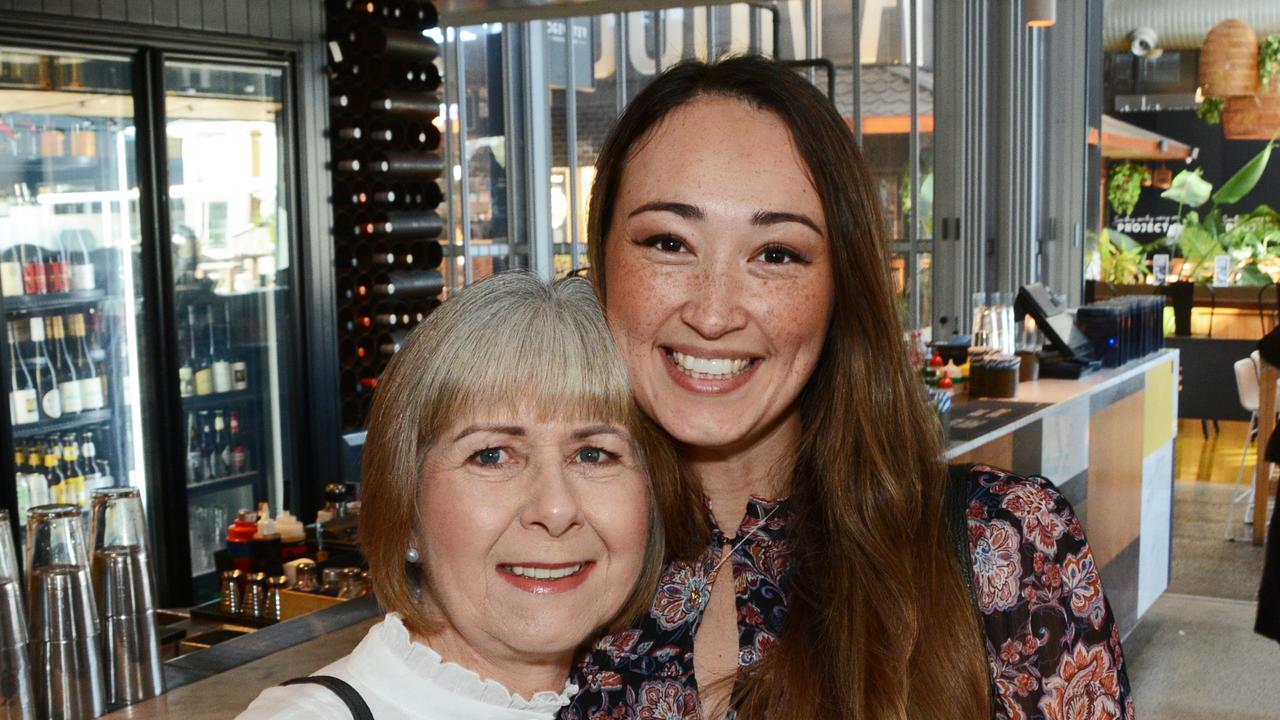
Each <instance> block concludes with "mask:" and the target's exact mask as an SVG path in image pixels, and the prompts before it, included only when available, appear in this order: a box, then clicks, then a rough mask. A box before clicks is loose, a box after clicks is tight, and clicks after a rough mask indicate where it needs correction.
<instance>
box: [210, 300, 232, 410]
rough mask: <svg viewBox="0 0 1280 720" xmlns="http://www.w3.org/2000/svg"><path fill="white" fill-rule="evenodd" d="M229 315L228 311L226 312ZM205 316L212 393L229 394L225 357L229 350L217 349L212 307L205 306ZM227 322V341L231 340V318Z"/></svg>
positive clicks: (227, 360)
mask: <svg viewBox="0 0 1280 720" xmlns="http://www.w3.org/2000/svg"><path fill="white" fill-rule="evenodd" d="M224 307H225V305H224ZM227 312H228V313H230V310H227ZM205 315H206V317H207V318H208V325H209V357H210V358H211V362H210V366H211V367H212V371H213V391H214V392H217V393H224V392H231V359H230V358H228V357H227V354H226V353H227V351H228V350H229V348H221V349H220V348H218V343H217V335H216V333H215V327H216V326H215V324H214V322H213V306H212V305H206V306H205ZM226 320H227V341H228V342H230V340H231V316H230V314H228V315H227V317H226Z"/></svg>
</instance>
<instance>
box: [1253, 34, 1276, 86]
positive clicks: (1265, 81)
mask: <svg viewBox="0 0 1280 720" xmlns="http://www.w3.org/2000/svg"><path fill="white" fill-rule="evenodd" d="M1277 81H1280V35H1268V36H1266V37H1265V38H1263V40H1262V44H1261V45H1259V46H1258V84H1259V86H1260V89H1261V90H1262V91H1263V92H1266V91H1268V90H1275V89H1276V86H1277V84H1280V83H1278V82H1277Z"/></svg>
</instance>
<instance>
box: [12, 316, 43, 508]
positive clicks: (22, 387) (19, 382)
mask: <svg viewBox="0 0 1280 720" xmlns="http://www.w3.org/2000/svg"><path fill="white" fill-rule="evenodd" d="M13 326H14V323H13V322H10V323H8V325H7V328H8V332H9V417H10V418H12V422H13V424H14V425H29V424H31V423H34V422H39V421H40V399H39V397H38V393H39V389H38V388H37V387H36V384H35V381H34V380H32V378H31V371H30V370H28V369H27V363H26V361H25V360H23V359H22V358H21V356H20V355H19V350H18V338H17V334H16V333H15V332H14V329H13ZM20 517H24V518H25V517H26V515H24V514H20Z"/></svg>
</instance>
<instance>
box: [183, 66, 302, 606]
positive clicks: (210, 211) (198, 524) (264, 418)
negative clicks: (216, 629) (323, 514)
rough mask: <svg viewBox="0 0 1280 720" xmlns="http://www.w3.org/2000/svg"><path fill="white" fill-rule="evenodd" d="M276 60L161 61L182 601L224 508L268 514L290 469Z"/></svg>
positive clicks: (201, 571)
mask: <svg viewBox="0 0 1280 720" xmlns="http://www.w3.org/2000/svg"><path fill="white" fill-rule="evenodd" d="M287 69H288V68H287V66H285V65H283V64H281V65H244V64H221V63H217V62H211V61H207V60H183V59H176V58H175V59H166V60H165V61H164V63H163V82H164V87H163V96H164V103H163V117H164V135H165V143H164V151H165V154H166V155H167V158H166V162H165V163H164V167H163V174H164V175H165V177H164V178H162V180H163V182H164V183H165V186H166V187H167V189H168V191H167V193H166V195H167V198H168V206H167V208H165V209H167V213H164V214H163V217H162V223H161V227H162V230H163V231H166V232H167V234H168V235H169V237H170V238H171V243H170V246H169V250H170V262H171V268H172V276H173V279H174V282H173V285H172V287H171V288H169V289H168V291H169V293H170V296H169V297H168V298H165V301H166V302H168V303H170V304H171V305H170V306H171V307H172V308H173V313H172V316H173V321H174V323H175V325H176V330H177V335H176V336H177V339H178V343H177V348H178V357H179V362H178V373H177V375H178V388H177V392H178V395H179V397H180V398H181V408H182V417H181V418H180V419H181V422H182V428H183V440H184V442H183V446H184V447H185V449H186V456H185V457H186V463H185V467H184V471H185V488H186V497H187V507H186V514H187V527H188V537H189V544H190V553H189V556H190V562H191V575H192V578H193V583H194V586H193V587H194V598H195V600H196V601H200V600H204V599H208V598H211V597H212V596H213V595H216V594H217V592H218V589H219V588H218V584H217V574H216V568H215V566H214V552H215V551H216V550H218V549H220V548H222V547H224V546H225V544H226V543H225V535H226V531H227V526H228V525H229V524H230V523H231V522H233V521H234V520H235V519H236V517H237V513H239V512H240V511H243V510H255V509H256V508H257V506H258V503H261V502H266V503H267V504H268V509H269V511H270V512H271V513H272V514H273V515H275V514H278V513H279V511H280V509H281V507H280V506H281V502H282V499H283V498H284V497H285V488H284V479H285V478H286V477H294V475H295V473H294V470H293V467H292V454H291V453H290V452H289V451H288V449H289V448H291V447H292V445H293V437H294V434H295V433H294V429H293V427H292V422H291V421H292V418H293V412H292V402H293V400H294V397H293V394H292V388H293V384H294V382H296V381H297V375H298V374H297V373H295V372H294V368H295V361H294V358H293V356H292V350H293V346H294V344H295V341H296V338H295V334H296V333H295V329H294V328H295V323H294V320H295V315H296V313H295V309H294V304H293V303H294V282H293V279H292V278H293V275H292V272H293V265H294V263H293V262H292V260H293V258H292V256H291V252H290V244H289V243H288V242H287V238H289V237H290V232H291V231H290V212H289V202H288V199H289V197H290V188H289V187H288V186H287V182H288V181H289V179H290V173H288V171H287V170H286V167H287V162H288V159H289V158H288V150H287V149H288V147H289V136H290V133H289V123H288V117H289V115H288V112H287V110H288V108H287V107H286V97H287V95H288V93H287V88H286V78H287V72H286V71H287ZM291 509H292V510H294V511H296V510H297V508H291Z"/></svg>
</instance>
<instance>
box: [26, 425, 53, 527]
mask: <svg viewBox="0 0 1280 720" xmlns="http://www.w3.org/2000/svg"><path fill="white" fill-rule="evenodd" d="M43 464H44V456H43V455H42V454H41V452H40V444H39V443H38V442H35V441H32V442H31V443H29V444H28V445H27V466H26V467H27V488H28V492H30V493H31V506H32V507H36V506H38V505H48V504H49V503H51V502H53V497H52V496H51V495H50V494H49V478H48V477H47V476H46V475H45V473H44V469H43ZM22 521H23V522H25V521H26V516H25V515H23V516H22Z"/></svg>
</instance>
